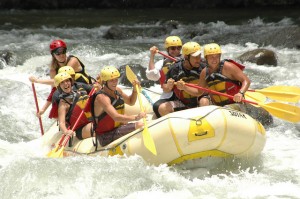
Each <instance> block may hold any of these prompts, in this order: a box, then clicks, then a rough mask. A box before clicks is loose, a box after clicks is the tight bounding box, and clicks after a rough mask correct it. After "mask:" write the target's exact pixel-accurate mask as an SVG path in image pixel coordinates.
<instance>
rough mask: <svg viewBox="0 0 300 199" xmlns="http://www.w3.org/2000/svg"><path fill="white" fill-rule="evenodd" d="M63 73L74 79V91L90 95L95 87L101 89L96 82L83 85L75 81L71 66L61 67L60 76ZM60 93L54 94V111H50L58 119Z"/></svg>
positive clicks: (57, 91)
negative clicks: (82, 91)
mask: <svg viewBox="0 0 300 199" xmlns="http://www.w3.org/2000/svg"><path fill="white" fill-rule="evenodd" d="M63 72H66V73H68V74H69V75H70V76H71V77H72V79H73V82H74V83H73V86H72V87H73V90H74V91H79V92H80V91H81V90H84V91H86V92H87V93H89V92H90V91H91V90H92V88H93V87H95V88H97V89H101V85H100V84H99V83H97V82H95V83H94V84H93V85H90V84H85V83H82V82H77V81H75V75H76V73H75V71H74V69H73V68H72V67H71V66H63V67H61V68H60V69H59V70H58V74H59V73H63ZM60 94H61V93H60V92H59V90H56V91H55V92H54V93H53V96H52V109H51V111H50V115H51V116H52V118H57V116H58V113H57V109H58V104H59V100H60Z"/></svg>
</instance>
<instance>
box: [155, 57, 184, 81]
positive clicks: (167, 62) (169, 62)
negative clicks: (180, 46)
mask: <svg viewBox="0 0 300 199" xmlns="http://www.w3.org/2000/svg"><path fill="white" fill-rule="evenodd" d="M176 59H177V60H178V61H179V60H181V59H182V58H181V57H176ZM173 64H174V61H173V60H171V59H168V58H164V62H163V66H162V67H161V69H160V71H159V73H160V79H159V82H160V85H161V86H162V85H163V84H164V83H165V81H166V75H167V73H168V71H169V70H170V68H171V66H172V65H173Z"/></svg>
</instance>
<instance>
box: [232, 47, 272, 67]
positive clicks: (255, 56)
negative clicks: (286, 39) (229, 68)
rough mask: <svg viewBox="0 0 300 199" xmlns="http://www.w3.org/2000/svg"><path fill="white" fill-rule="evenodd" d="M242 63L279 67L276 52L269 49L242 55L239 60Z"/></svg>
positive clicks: (256, 50)
mask: <svg viewBox="0 0 300 199" xmlns="http://www.w3.org/2000/svg"><path fill="white" fill-rule="evenodd" d="M237 59H238V60H240V61H241V62H245V61H248V62H252V63H256V64H257V65H270V66H277V57H276V54H275V52H273V51H272V50H268V49H255V50H252V51H249V52H246V53H244V54H242V55H240V56H239V57H238V58H237Z"/></svg>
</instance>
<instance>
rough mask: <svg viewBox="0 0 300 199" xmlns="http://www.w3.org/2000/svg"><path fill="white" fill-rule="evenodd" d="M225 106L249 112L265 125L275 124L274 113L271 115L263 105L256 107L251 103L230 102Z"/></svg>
mask: <svg viewBox="0 0 300 199" xmlns="http://www.w3.org/2000/svg"><path fill="white" fill-rule="evenodd" d="M225 107H228V108H231V109H234V110H238V111H241V112H243V113H247V114H248V115H250V116H251V117H252V118H254V119H256V120H257V121H259V122H260V123H261V124H262V125H263V126H269V125H272V124H273V117H272V115H270V113H269V112H268V111H266V110H265V109H263V108H261V107H255V106H253V105H251V104H239V103H234V104H229V105H226V106H225Z"/></svg>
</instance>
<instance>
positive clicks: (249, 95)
mask: <svg viewBox="0 0 300 199" xmlns="http://www.w3.org/2000/svg"><path fill="white" fill-rule="evenodd" d="M245 99H246V100H250V101H255V102H257V103H258V102H260V103H265V101H266V100H267V97H266V96H265V95H263V94H261V93H256V92H248V91H247V92H246V93H245ZM254 106H257V105H254Z"/></svg>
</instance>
